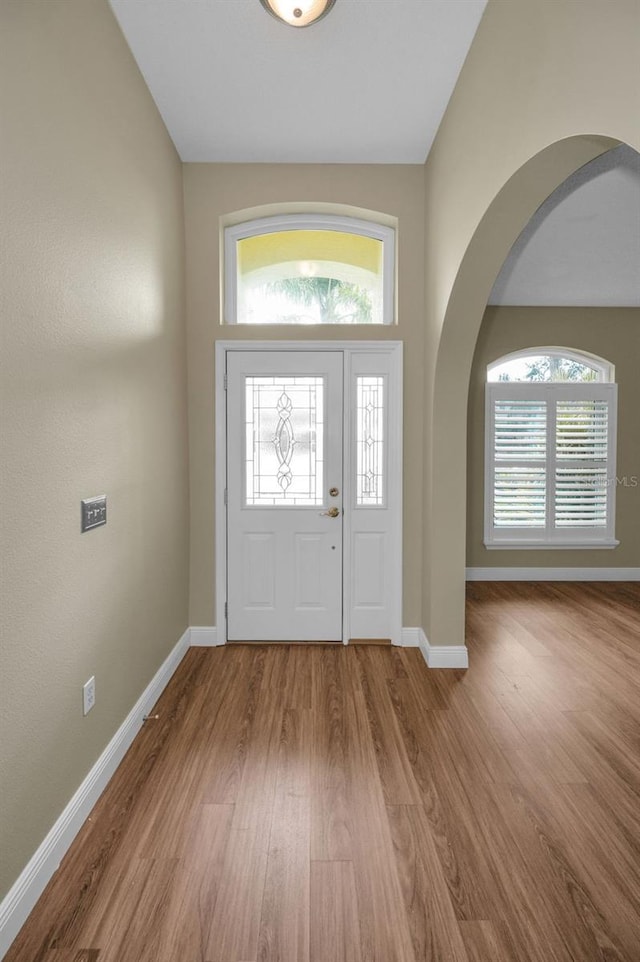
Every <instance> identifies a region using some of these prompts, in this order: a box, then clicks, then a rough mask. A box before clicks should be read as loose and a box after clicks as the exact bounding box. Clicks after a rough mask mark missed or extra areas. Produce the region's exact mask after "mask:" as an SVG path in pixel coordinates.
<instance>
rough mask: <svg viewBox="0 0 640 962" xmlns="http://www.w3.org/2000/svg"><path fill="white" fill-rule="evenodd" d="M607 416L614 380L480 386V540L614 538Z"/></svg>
mask: <svg viewBox="0 0 640 962" xmlns="http://www.w3.org/2000/svg"><path fill="white" fill-rule="evenodd" d="M615 422H616V385H615V384H600V383H594V382H588V383H579V384H566V383H562V384H554V383H551V384H549V383H545V384H539V383H536V384H530V383H522V382H516V383H505V382H494V383H489V384H487V418H486V431H487V437H486V474H487V477H486V505H485V543H486V544H487V545H489V546H491V547H515V546H517V545H524V546H530V547H535V546H540V547H544V546H556V547H564V546H571V545H574V544H575V545H576V546H579V545H589V546H593V547H598V546H606V545H608V544H615V543H616V542H615V541H614V532H613V525H614V500H615Z"/></svg>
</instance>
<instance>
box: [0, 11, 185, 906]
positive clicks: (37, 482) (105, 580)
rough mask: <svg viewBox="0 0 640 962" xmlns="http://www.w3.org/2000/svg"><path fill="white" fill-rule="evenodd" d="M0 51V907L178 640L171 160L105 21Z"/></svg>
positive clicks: (13, 31) (85, 20)
mask: <svg viewBox="0 0 640 962" xmlns="http://www.w3.org/2000/svg"><path fill="white" fill-rule="evenodd" d="M0 37H1V41H0V42H1V44H2V50H1V52H0V91H1V94H0V96H1V97H2V103H1V116H2V137H1V148H0V149H1V160H0V169H1V175H0V190H1V195H2V197H1V203H2V215H1V218H2V245H3V248H2V258H3V264H4V269H3V280H2V313H1V324H2V352H1V354H2V391H3V397H2V432H3V436H2V517H1V525H2V559H3V568H2V629H3V635H2V656H1V670H0V685H1V692H0V710H1V712H2V720H1V737H0V766H1V775H0V781H1V784H2V790H1V792H0V851H1V852H2V857H1V859H0V895H2V894H3V893H4V892H5V891H6V890H7V889H8V888H9V886H10V885H11V884H12V883H13V882H14V880H15V878H16V877H17V875H18V873H19V872H20V871H21V870H22V868H23V867H24V865H25V864H26V862H27V861H28V859H29V858H30V857H31V855H32V854H33V852H34V851H35V849H36V848H37V846H38V845H39V844H40V842H41V841H42V839H43V837H44V835H45V834H46V833H47V832H48V830H49V829H50V828H51V826H52V824H53V822H54V821H55V819H56V818H57V817H58V816H59V814H60V812H61V811H62V809H63V808H64V806H65V805H66V804H67V802H68V801H69V799H70V798H71V796H72V794H73V793H74V791H75V790H76V789H77V788H78V786H79V784H80V782H81V781H82V779H83V778H84V776H85V775H86V774H87V772H88V770H89V769H90V767H91V766H92V765H93V763H94V762H95V761H96V759H97V757H98V756H99V754H100V753H101V751H102V750H103V749H104V748H105V746H106V744H107V743H108V741H109V739H110V738H111V737H112V735H113V734H114V732H115V731H116V729H117V728H118V727H119V726H120V724H121V723H122V722H123V720H124V718H125V717H126V715H127V713H128V712H129V710H130V709H131V707H132V705H133V703H134V702H135V700H136V698H137V697H138V696H139V695H140V693H141V691H142V690H143V689H144V687H145V686H146V685H147V684H148V682H149V680H150V679H151V678H152V676H153V675H154V673H155V672H156V671H157V669H158V667H159V666H160V664H161V663H162V661H163V660H164V658H165V657H166V655H167V654H168V653H169V651H170V650H171V648H172V647H173V646H174V645H175V644H176V642H177V641H178V639H179V638H180V636H181V635H182V633H183V631H184V629H185V627H186V625H187V581H188V553H187V538H188V520H187V512H188V487H187V444H186V438H187V430H186V383H185V382H186V378H185V369H186V362H185V343H184V340H185V339H184V323H183V228H182V181H181V166H180V163H179V161H178V158H177V156H176V153H175V151H174V149H173V146H172V144H171V142H170V140H169V138H168V136H167V134H166V131H165V129H164V127H163V125H162V123H161V121H160V118H159V116H158V114H157V111H156V109H155V106H154V104H153V102H152V100H151V97H150V95H149V93H148V91H147V89H146V87H145V85H144V83H143V81H142V78H141V77H140V75H139V72H138V70H137V68H136V66H135V64H134V62H133V60H132V57H131V55H130V53H129V50H128V48H127V46H126V44H125V42H124V40H123V38H122V36H121V34H120V32H119V29H118V27H117V25H116V23H115V20H114V18H113V16H112V14H111V11H110V9H109V7H108V6H107V3H106V0H2V3H1V6H0ZM102 493H106V494H107V496H108V509H109V520H108V524H107V526H106V527H103V528H100V529H97V530H95V531H92V532H89V533H87V534H83V535H81V534H80V499H81V498H83V497H88V496H91V495H96V494H102ZM92 674H95V677H96V694H97V701H96V706H95V708H94V709H93V711H92V712H91V713H90V714H89V715H88V716H87V717H86V718H83V716H82V708H81V705H82V700H81V687H82V684H83V683H84V682H85V681H86V680H87V678H89V676H90V675H92Z"/></svg>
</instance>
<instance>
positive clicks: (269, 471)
mask: <svg viewBox="0 0 640 962" xmlns="http://www.w3.org/2000/svg"><path fill="white" fill-rule="evenodd" d="M324 386H325V379H324V378H323V377H286V376H281V377H277V376H273V377H252V376H247V377H246V378H245V438H246V458H245V472H246V504H247V506H250V507H267V506H276V505H277V506H280V507H299V506H301V505H306V506H315V505H322V504H324V499H325V491H324V489H325V487H326V485H325V483H324V469H325V462H324V418H325V416H324V395H325V390H324Z"/></svg>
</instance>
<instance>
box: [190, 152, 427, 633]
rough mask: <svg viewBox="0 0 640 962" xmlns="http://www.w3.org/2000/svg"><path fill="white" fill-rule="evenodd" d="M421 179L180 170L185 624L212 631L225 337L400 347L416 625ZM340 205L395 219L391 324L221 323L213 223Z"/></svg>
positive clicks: (403, 169)
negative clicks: (233, 216) (187, 520)
mask: <svg viewBox="0 0 640 962" xmlns="http://www.w3.org/2000/svg"><path fill="white" fill-rule="evenodd" d="M423 179H424V172H423V168H422V167H419V166H388V167H387V166H349V165H336V166H331V165H323V166H316V165H295V166H289V165H267V164H264V165H240V164H186V165H185V169H184V180H185V216H186V243H187V318H188V343H189V347H188V351H189V450H190V476H191V518H192V521H191V602H190V618H191V624H192V625H213V624H215V612H214V593H215V570H214V503H213V498H214V442H215V437H214V343H215V341H216V340H220V339H222V340H224V339H231V338H236V337H237V338H247V339H248V338H251V337H254V338H259V339H263V340H271V339H276V338H277V339H290V340H296V339H300V340H304V339H311V340H313V339H325V340H330V339H335V340H339V339H347V340H351V339H355V338H365V339H376V338H388V339H391V340H402V341H404V345H405V385H404V387H405V432H404V443H405V459H404V460H405V463H404V469H405V470H404V479H405V480H404V612H403V623H404V624H405V625H417V624H419V623H420V611H421V602H420V582H421V575H420V567H421V552H422V544H421V536H422V523H421V513H422V494H421V471H422V433H423V423H422V383H423V382H422V363H423V362H422V357H423V350H424V348H423V313H424V308H423V282H422V270H423V264H424V242H423V234H424V223H423V216H422V210H423V191H424V183H423ZM295 202H307V203H309V202H314V203H323V204H347V205H350V206H352V207H359V208H366V209H368V210H375V211H379V212H381V213H384V214H388V215H391V216H392V217H396V218H397V219H398V262H399V278H398V325H397V326H394V327H387V328H380V327H370V326H367V327H362V328H358V329H354V328H331V329H329V328H324V329H319V328H309V327H305V328H299V327H282V328H273V327H272V328H270V329H268V328H264V327H260V328H256V329H255V330H254V331H253V332H252V331H251V330H250V329H249V328H248V327H237V328H235V327H230V326H222V325H221V324H220V310H219V305H220V283H219V267H218V266H219V262H220V250H219V239H220V238H219V230H220V224H219V220H220V217H221V216H225V215H228V214H230V213H232V212H234V211H237V210H244V209H246V208H252V207H257V206H260V205H265V204H284V203H295Z"/></svg>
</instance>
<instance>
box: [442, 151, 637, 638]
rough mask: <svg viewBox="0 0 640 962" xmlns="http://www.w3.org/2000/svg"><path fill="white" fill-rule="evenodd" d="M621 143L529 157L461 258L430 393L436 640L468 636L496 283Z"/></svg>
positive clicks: (515, 174)
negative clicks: (477, 362) (553, 203)
mask: <svg viewBox="0 0 640 962" xmlns="http://www.w3.org/2000/svg"><path fill="white" fill-rule="evenodd" d="M619 143H620V141H618V140H615V139H613V138H611V137H599V136H594V135H580V136H573V137H569V138H566V139H563V140H559V141H557V142H556V143H553V144H551V145H550V146H548V147H546V148H545V149H543V150H541V151H539V152H538V153H537V154H535V155H534V156H532V157H531V158H530V159H529V160H528V161H527V162H526V163H524V164H523V165H521V166H520V167H519V168H518V169H517V170H516V171H515V172H514V173H513V175H512V176H511V177H510V178H509V180H508V181H507V182H506V183H505V184H504V185H503V187H502V188H501V189H500V191H499V192H498V193H497V194H496V195H495V197H494V199H493V201H492V202H491V204H490V205H489V206H488V208H487V209H486V211H485V213H484V215H483V216H482V218H481V220H480V222H479V223H478V226H477V228H476V230H475V232H474V234H473V236H472V238H471V241H470V243H469V244H468V246H467V248H466V250H465V252H464V255H463V257H462V260H461V261H460V265H459V268H458V270H457V272H456V275H455V280H454V281H453V284H452V286H451V292H450V295H449V297H448V300H447V303H446V308H445V309H444V313H443V315H442V319H441V326H440V331H439V336H438V338H437V351H436V353H435V366H434V372H433V394H432V396H431V397H430V398H428V407H429V413H428V423H429V426H430V431H428V432H427V439H426V441H427V444H426V447H427V450H426V458H425V485H426V492H425V497H426V504H425V507H426V512H425V513H426V518H427V541H426V549H425V558H424V562H425V578H424V583H425V589H426V597H425V603H424V604H425V607H424V612H425V615H424V621H425V628H426V632H427V636H428V638H429V642H430V644H431V645H432V646H441V645H442V646H455V645H462V644H463V643H464V629H465V624H464V597H465V562H466V557H465V549H466V486H467V457H466V444H467V397H468V386H469V377H470V372H471V365H472V361H473V354H474V349H475V345H476V341H477V337H478V333H479V330H480V325H481V323H482V318H483V315H484V311H485V307H486V304H487V301H488V298H489V295H490V292H491V288H492V286H493V283H494V281H495V278H496V276H497V275H498V272H499V270H500V268H501V266H502V264H503V262H504V260H505V259H506V257H507V255H508V253H509V251H510V249H511V247H512V245H513V244H514V242H515V240H516V239H517V237H518V236H519V234H520V233H521V231H522V230H523V228H524V227H525V226H526V224H527V223H528V221H529V219H530V218H531V216H532V215H533V213H534V212H535V211H536V210H537V208H538V207H539V206H540V205H541V204H542V203H543V202H544V200H546V198H547V197H548V196H549V195H550V194H551V193H552V192H553V191H554V190H555V189H556V188H557V187H558V186H559V185H560V184H561V183H562V182H563V181H564V180H566V178H567V177H569V176H570V175H571V174H572V173H574V172H575V171H576V170H578V169H579V168H580V167H582V166H584V164H586V163H588V162H589V161H591V160H593V159H594V158H595V157H597V156H599V155H600V154H602V153H604V152H605V151H608V150H610V149H612V148H614V147H616V146H618V145H619Z"/></svg>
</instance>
